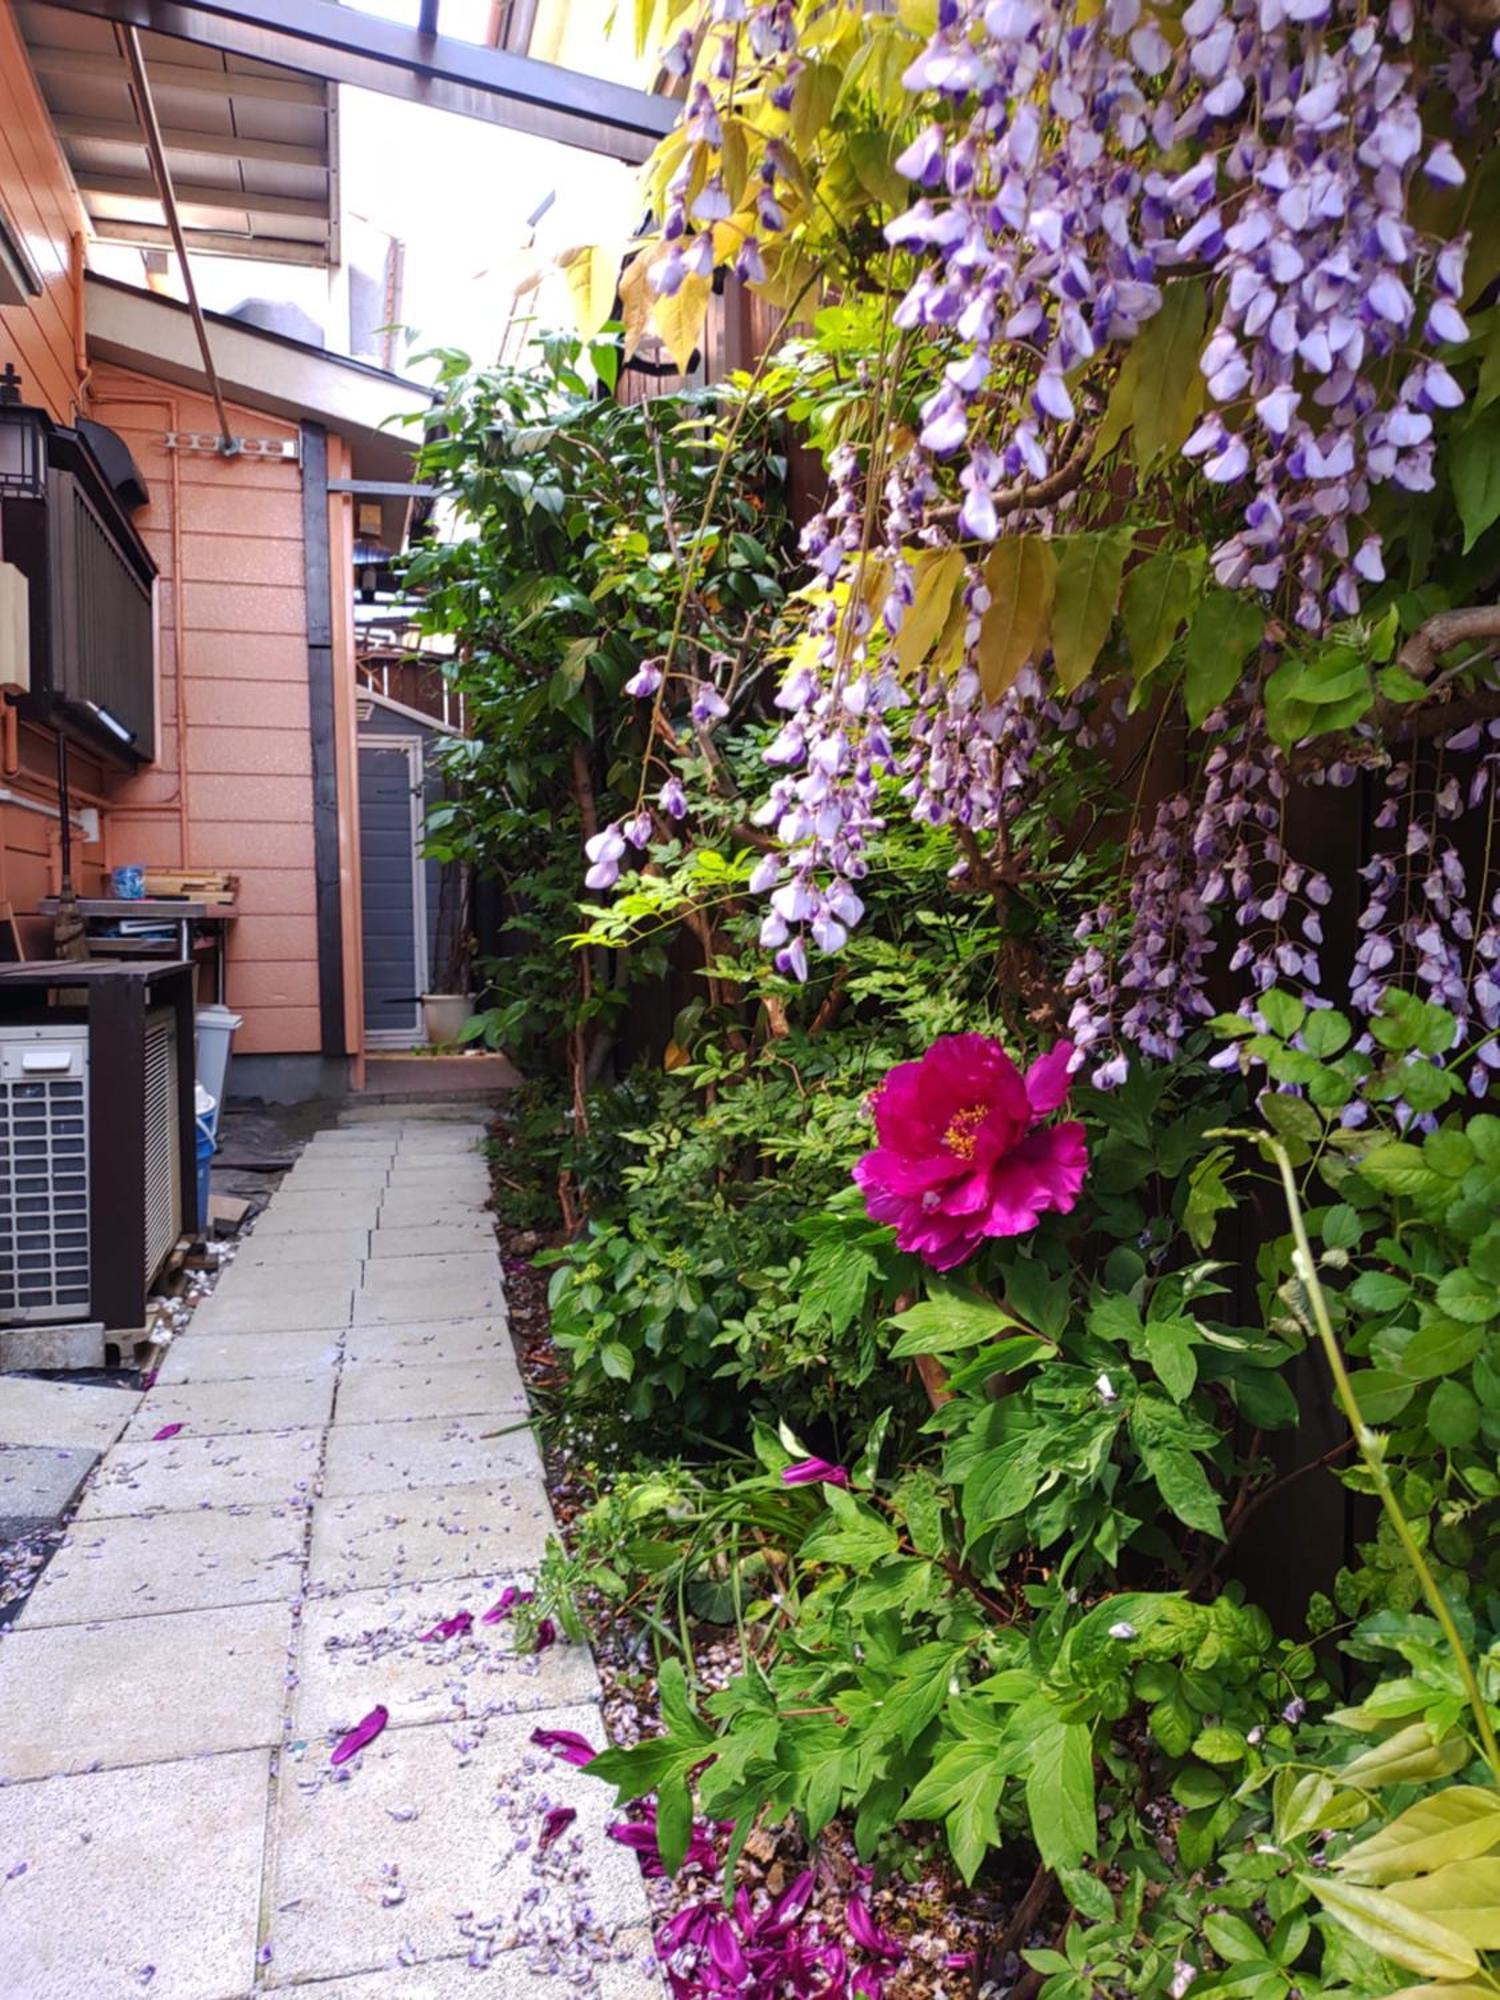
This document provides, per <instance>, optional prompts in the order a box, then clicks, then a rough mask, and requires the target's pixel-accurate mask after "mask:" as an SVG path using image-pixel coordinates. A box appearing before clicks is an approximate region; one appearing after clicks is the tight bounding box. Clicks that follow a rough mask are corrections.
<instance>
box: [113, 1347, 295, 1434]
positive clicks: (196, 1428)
mask: <svg viewBox="0 0 1500 2000" xmlns="http://www.w3.org/2000/svg"><path fill="white" fill-rule="evenodd" d="M187 1337H188V1338H189V1339H190V1338H191V1335H189V1336H187ZM174 1345H175V1343H174ZM333 1385H334V1371H333V1369H332V1368H327V1369H325V1370H324V1371H323V1373H322V1374H320V1375H282V1376H272V1377H271V1378H270V1379H269V1380H268V1381H264V1382H247V1381H238V1382H235V1381H230V1382H176V1383H172V1384H170V1385H168V1384H164V1383H161V1382H158V1383H157V1385H156V1387H155V1388H154V1389H153V1390H152V1391H151V1394H150V1395H149V1396H148V1397H147V1398H146V1400H145V1401H144V1402H143V1403H142V1405H141V1407H140V1411H139V1413H138V1415H137V1416H136V1417H135V1419H134V1421H133V1422H132V1423H131V1425H130V1427H129V1429H128V1430H127V1431H126V1433H125V1437H124V1440H123V1442H124V1443H126V1444H140V1443H147V1442H155V1441H156V1433H157V1432H158V1431H159V1430H162V1429H164V1428H165V1426H166V1425H168V1424H181V1426H182V1433H181V1434H183V1435H186V1436H188V1437H231V1436H233V1435H234V1434H235V1433H236V1432H239V1431H291V1430H309V1429H314V1428H316V1427H318V1426H320V1425H322V1424H326V1423H327V1421H328V1413H329V1411H330V1409H331V1408H332V1407H333ZM163 1442H166V1440H163Z"/></svg>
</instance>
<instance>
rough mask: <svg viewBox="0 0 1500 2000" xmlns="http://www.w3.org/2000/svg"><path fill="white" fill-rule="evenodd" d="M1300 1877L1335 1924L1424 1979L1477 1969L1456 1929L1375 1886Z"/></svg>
mask: <svg viewBox="0 0 1500 2000" xmlns="http://www.w3.org/2000/svg"><path fill="white" fill-rule="evenodd" d="M1301 1880H1302V1881H1303V1882H1304V1883H1305V1884H1306V1886H1307V1887H1308V1888H1309V1889H1311V1890H1312V1892H1313V1894H1314V1895H1315V1896H1316V1897H1317V1899H1318V1901H1319V1902H1320V1903H1321V1904H1322V1905H1323V1907H1324V1909H1325V1910H1327V1911H1328V1913H1329V1915H1330V1916H1332V1917H1333V1918H1334V1919H1335V1920H1336V1921H1337V1922H1338V1923H1340V1924H1342V1925H1343V1926H1344V1928H1345V1929H1346V1930H1350V1931H1352V1932H1353V1933H1354V1935H1355V1937H1357V1938H1358V1939H1359V1940H1360V1942H1361V1943H1362V1944H1367V1945H1369V1947H1370V1948H1371V1950H1372V1951H1378V1952H1379V1953H1380V1955H1381V1957H1382V1958H1388V1959H1390V1960H1392V1961H1393V1963H1395V1964H1396V1965H1403V1966H1405V1967H1406V1969H1407V1970H1408V1971H1409V1972H1420V1973H1421V1974H1422V1975H1423V1976H1424V1978H1427V1979H1463V1978H1465V1977H1467V1975H1468V1974H1469V1973H1471V1972H1477V1971H1478V1970H1479V1956H1478V1954H1477V1953H1476V1951H1475V1950H1474V1947H1473V1946H1472V1945H1471V1944H1468V1943H1466V1942H1465V1940H1464V1939H1463V1938H1461V1937H1460V1936H1459V1935H1458V1933H1457V1932H1456V1931H1450V1930H1447V1929H1446V1928H1445V1927H1444V1926H1443V1925H1442V1924H1435V1923H1433V1922H1432V1920H1431V1918H1429V1917H1423V1916H1419V1915H1418V1914H1417V1912H1416V1911H1414V1910H1407V1909H1403V1908H1402V1906H1401V1904H1400V1903H1398V1902H1396V1901H1395V1900H1394V1898H1393V1897H1390V1896H1387V1895H1385V1894H1384V1893H1383V1892H1382V1891H1381V1890H1379V1889H1356V1888H1355V1887H1354V1886H1353V1885H1352V1884H1351V1883H1348V1882H1330V1881H1328V1880H1327V1879H1326V1878H1323V1877H1318V1876H1310V1875H1305V1876H1303V1877H1302V1878H1301Z"/></svg>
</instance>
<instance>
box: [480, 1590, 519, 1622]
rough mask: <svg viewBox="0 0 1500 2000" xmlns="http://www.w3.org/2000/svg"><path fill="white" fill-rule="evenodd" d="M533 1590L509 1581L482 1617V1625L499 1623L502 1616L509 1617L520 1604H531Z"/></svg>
mask: <svg viewBox="0 0 1500 2000" xmlns="http://www.w3.org/2000/svg"><path fill="white" fill-rule="evenodd" d="M531 1596H532V1594H531V1592H530V1591H529V1590H522V1589H520V1587H519V1586H518V1585H516V1584H514V1583H508V1584H507V1585H506V1586H505V1588H504V1590H502V1591H501V1593H500V1595H499V1596H498V1597H497V1598H496V1599H495V1602H494V1603H493V1604H492V1605H491V1606H490V1608H489V1610H488V1611H486V1612H485V1614H484V1616H483V1617H482V1618H481V1619H480V1621H479V1622H480V1624H481V1625H498V1624H499V1623H500V1621H501V1619H502V1618H508V1617H509V1616H510V1614H511V1613H512V1611H514V1610H515V1608H516V1606H517V1605H518V1604H529V1603H530V1602H531Z"/></svg>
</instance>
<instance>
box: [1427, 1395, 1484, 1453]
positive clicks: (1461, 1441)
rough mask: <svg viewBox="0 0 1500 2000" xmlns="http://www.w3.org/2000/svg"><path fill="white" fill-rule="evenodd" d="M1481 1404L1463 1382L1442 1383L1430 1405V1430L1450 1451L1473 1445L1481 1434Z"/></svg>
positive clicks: (1428, 1419)
mask: <svg viewBox="0 0 1500 2000" xmlns="http://www.w3.org/2000/svg"><path fill="white" fill-rule="evenodd" d="M1480 1415H1481V1412H1480V1408H1479V1404H1478V1403H1477V1402H1476V1401H1475V1398H1474V1396H1473V1394H1472V1392H1471V1391H1470V1390H1468V1389H1466V1388H1465V1387H1464V1385H1463V1383H1462V1382H1439V1384H1438V1385H1437V1387H1436V1388H1435V1389H1434V1390H1433V1392H1432V1396H1431V1399H1430V1400H1429V1402H1428V1405H1427V1428H1428V1430H1429V1431H1431V1433H1432V1435H1433V1436H1434V1437H1435V1438H1436V1439H1437V1441H1438V1443H1439V1444H1440V1445H1444V1446H1446V1447H1447V1449H1448V1450H1449V1451H1457V1450H1460V1449H1461V1448H1462V1447H1463V1446H1464V1445H1467V1444H1472V1443H1473V1442H1474V1440H1475V1438H1477V1437H1478V1435H1479V1421H1480Z"/></svg>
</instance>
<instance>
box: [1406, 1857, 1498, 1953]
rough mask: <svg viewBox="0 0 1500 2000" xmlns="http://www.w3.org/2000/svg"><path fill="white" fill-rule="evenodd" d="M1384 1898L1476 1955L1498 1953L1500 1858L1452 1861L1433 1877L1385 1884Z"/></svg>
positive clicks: (1419, 1876) (1423, 1876) (1418, 1877)
mask: <svg viewBox="0 0 1500 2000" xmlns="http://www.w3.org/2000/svg"><path fill="white" fill-rule="evenodd" d="M1386 1894H1387V1895H1388V1896H1390V1897H1391V1898H1392V1899H1393V1900H1394V1901H1395V1902H1398V1903H1399V1904H1400V1905H1401V1907H1402V1908H1403V1909H1406V1910H1415V1911H1417V1912H1418V1914H1419V1915H1421V1916H1424V1917H1430V1918H1431V1919H1432V1921H1433V1922H1434V1923H1435V1924H1442V1925H1443V1927H1444V1928H1445V1929H1446V1930H1450V1931H1456V1932H1457V1933H1458V1935H1459V1936H1460V1937H1461V1938H1467V1940H1468V1941H1469V1943H1470V1944H1472V1945H1475V1946H1477V1947H1478V1949H1479V1950H1480V1951H1500V1856H1497V1855H1493V1854H1487V1855H1484V1856H1483V1857H1481V1858H1479V1859H1476V1860H1472V1861H1453V1862H1450V1863H1449V1864H1448V1866H1447V1867H1446V1868H1439V1869H1438V1870H1437V1872H1436V1874H1433V1875H1418V1876H1416V1877H1415V1878H1414V1879H1413V1880H1412V1881H1410V1882H1391V1883H1388V1884H1387V1885H1386Z"/></svg>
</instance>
